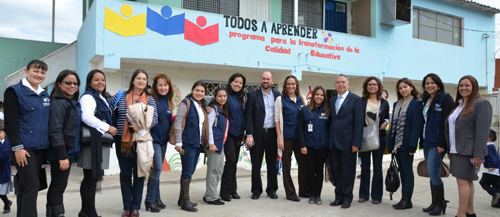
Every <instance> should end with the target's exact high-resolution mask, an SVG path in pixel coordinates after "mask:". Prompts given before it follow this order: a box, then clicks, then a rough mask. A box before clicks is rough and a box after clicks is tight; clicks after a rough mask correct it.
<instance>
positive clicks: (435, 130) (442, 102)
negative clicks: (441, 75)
mask: <svg viewBox="0 0 500 217" xmlns="http://www.w3.org/2000/svg"><path fill="white" fill-rule="evenodd" d="M437 97H439V98H437V101H436V102H434V103H432V104H431V105H429V110H428V111H427V121H426V122H425V131H424V132H423V133H425V139H423V138H424V137H422V139H421V141H423V142H422V143H423V146H424V147H438V146H439V147H441V148H444V149H446V148H447V145H446V138H445V136H444V122H445V121H446V118H447V117H448V115H449V114H450V112H451V109H452V108H453V103H454V102H453V98H452V97H451V96H450V95H449V94H447V93H442V94H441V95H440V96H437ZM428 98H429V97H426V98H424V100H423V101H422V104H423V105H424V106H425V103H427V100H428Z"/></svg>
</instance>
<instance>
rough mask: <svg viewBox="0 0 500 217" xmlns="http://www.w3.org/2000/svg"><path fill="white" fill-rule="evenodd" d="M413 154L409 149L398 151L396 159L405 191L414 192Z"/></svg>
mask: <svg viewBox="0 0 500 217" xmlns="http://www.w3.org/2000/svg"><path fill="white" fill-rule="evenodd" d="M413 158H414V156H413V155H410V152H408V151H398V153H397V154H396V161H397V162H398V166H399V174H400V176H401V186H402V191H403V193H409V194H411V193H413V187H414V186H415V176H414V175H413Z"/></svg>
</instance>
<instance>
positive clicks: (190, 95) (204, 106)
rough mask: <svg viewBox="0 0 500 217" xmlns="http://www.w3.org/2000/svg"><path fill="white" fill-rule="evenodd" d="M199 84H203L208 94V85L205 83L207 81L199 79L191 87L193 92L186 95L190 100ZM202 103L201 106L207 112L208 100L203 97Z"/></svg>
mask: <svg viewBox="0 0 500 217" xmlns="http://www.w3.org/2000/svg"><path fill="white" fill-rule="evenodd" d="M197 86H202V87H203V88H204V89H205V94H207V85H206V84H205V82H203V81H197V82H194V84H193V87H192V88H191V93H189V94H188V95H187V96H186V98H188V100H189V98H193V90H194V88H196V87H197ZM193 100H194V99H193ZM200 104H201V108H202V109H203V111H205V112H207V101H206V100H205V99H201V100H200ZM188 112H189V111H188Z"/></svg>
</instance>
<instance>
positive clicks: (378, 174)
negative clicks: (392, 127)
mask: <svg viewBox="0 0 500 217" xmlns="http://www.w3.org/2000/svg"><path fill="white" fill-rule="evenodd" d="M383 89H384V87H383V86H382V82H381V81H380V79H378V78H377V77H373V76H372V77H368V78H367V79H366V80H365V82H364V83H363V97H362V98H363V110H364V114H365V126H368V125H373V124H374V123H375V121H377V112H378V123H376V126H377V128H378V129H379V133H378V138H379V145H380V146H379V148H378V149H375V150H372V151H363V149H361V150H360V153H359V158H360V159H361V183H360V184H359V200H358V201H359V202H360V203H363V202H365V201H368V199H369V198H370V164H371V161H370V156H372V157H373V178H372V193H371V198H372V203H373V204H375V205H377V204H380V202H381V201H382V194H383V192H384V189H383V188H384V182H383V180H384V178H383V171H382V158H383V156H384V151H385V146H386V139H385V136H386V132H385V131H386V130H385V127H387V125H388V124H389V103H388V102H387V100H385V99H383V98H382V90H383Z"/></svg>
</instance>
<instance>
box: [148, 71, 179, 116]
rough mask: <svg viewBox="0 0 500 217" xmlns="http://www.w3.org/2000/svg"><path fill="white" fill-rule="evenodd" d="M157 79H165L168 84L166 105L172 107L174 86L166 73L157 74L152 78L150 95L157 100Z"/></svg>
mask: <svg viewBox="0 0 500 217" xmlns="http://www.w3.org/2000/svg"><path fill="white" fill-rule="evenodd" d="M159 79H165V81H166V82H167V85H168V93H167V102H168V107H169V108H170V109H173V108H174V102H173V101H172V99H173V98H174V87H172V81H170V78H169V77H168V75H166V74H157V75H155V77H154V78H153V87H152V88H151V96H153V97H154V98H155V99H156V100H158V94H159V93H158V88H156V86H157V85H158V80H159Z"/></svg>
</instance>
